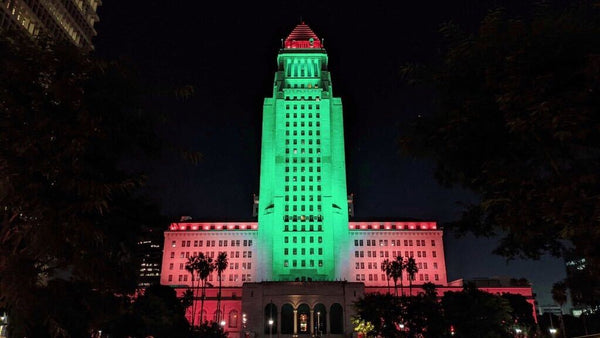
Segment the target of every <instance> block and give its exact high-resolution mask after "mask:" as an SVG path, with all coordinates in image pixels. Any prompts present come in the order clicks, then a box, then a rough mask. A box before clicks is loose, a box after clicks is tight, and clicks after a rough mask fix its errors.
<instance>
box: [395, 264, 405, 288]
mask: <svg viewBox="0 0 600 338" xmlns="http://www.w3.org/2000/svg"><path fill="white" fill-rule="evenodd" d="M396 262H398V263H397V264H398V265H397V266H398V268H399V269H400V272H399V277H400V293H401V294H402V296H404V282H403V280H404V278H403V277H402V271H404V270H406V263H404V260H403V259H402V256H398V257H396ZM396 296H397V295H396Z"/></svg>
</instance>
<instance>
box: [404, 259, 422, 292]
mask: <svg viewBox="0 0 600 338" xmlns="http://www.w3.org/2000/svg"><path fill="white" fill-rule="evenodd" d="M417 272H419V269H418V268H417V262H416V261H415V258H414V257H408V260H407V261H406V273H407V274H408V283H409V294H410V295H411V296H412V281H413V280H415V275H416V274H417Z"/></svg>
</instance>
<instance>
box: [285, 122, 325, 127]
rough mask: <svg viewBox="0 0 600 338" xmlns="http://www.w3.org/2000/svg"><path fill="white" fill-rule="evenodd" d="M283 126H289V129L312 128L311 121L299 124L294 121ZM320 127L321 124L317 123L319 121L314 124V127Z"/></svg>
mask: <svg viewBox="0 0 600 338" xmlns="http://www.w3.org/2000/svg"><path fill="white" fill-rule="evenodd" d="M285 126H286V127H290V126H291V127H298V126H300V127H312V126H313V123H312V121H308V122H304V121H301V122H300V123H298V122H295V121H294V122H292V123H290V122H286V123H285ZM320 126H321V122H319V121H317V122H315V127H320Z"/></svg>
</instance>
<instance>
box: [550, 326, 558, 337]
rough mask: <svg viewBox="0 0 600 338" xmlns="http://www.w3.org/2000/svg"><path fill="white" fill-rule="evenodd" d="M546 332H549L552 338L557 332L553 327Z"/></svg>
mask: <svg viewBox="0 0 600 338" xmlns="http://www.w3.org/2000/svg"><path fill="white" fill-rule="evenodd" d="M548 331H550V334H551V335H552V337H554V336H556V332H558V330H557V329H555V328H553V327H551V328H550V329H549V330H548Z"/></svg>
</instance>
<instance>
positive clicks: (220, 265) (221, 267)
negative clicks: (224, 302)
mask: <svg viewBox="0 0 600 338" xmlns="http://www.w3.org/2000/svg"><path fill="white" fill-rule="evenodd" d="M227 265H228V260H227V253H226V252H219V255H218V256H217V260H216V261H215V270H217V278H218V279H219V293H218V294H217V313H218V314H219V317H218V318H217V323H220V322H221V318H220V316H222V314H221V290H222V287H221V276H222V274H223V271H225V269H227Z"/></svg>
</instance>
